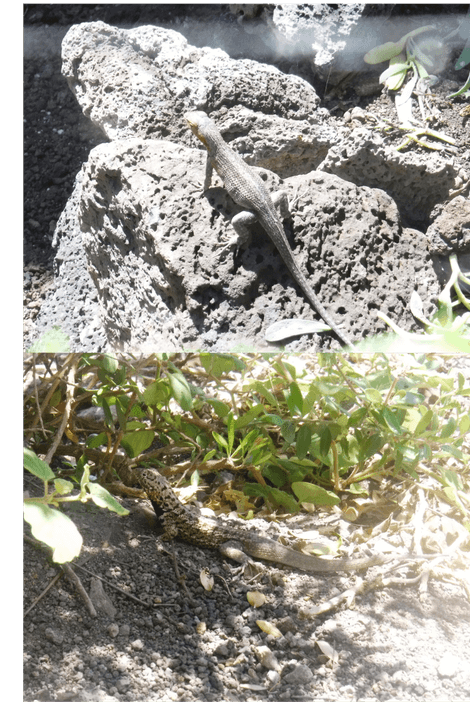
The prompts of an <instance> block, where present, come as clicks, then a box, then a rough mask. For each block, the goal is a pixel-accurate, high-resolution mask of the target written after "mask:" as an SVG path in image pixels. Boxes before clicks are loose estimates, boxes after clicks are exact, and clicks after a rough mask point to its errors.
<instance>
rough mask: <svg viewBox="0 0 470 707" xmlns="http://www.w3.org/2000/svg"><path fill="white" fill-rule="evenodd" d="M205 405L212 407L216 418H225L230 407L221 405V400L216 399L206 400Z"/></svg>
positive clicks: (224, 404)
mask: <svg viewBox="0 0 470 707" xmlns="http://www.w3.org/2000/svg"><path fill="white" fill-rule="evenodd" d="M206 403H208V404H209V405H212V407H213V409H214V412H215V414H216V415H217V416H218V417H226V416H227V415H228V413H229V412H230V406H229V405H227V404H226V403H223V402H222V401H221V400H217V398H207V399H206Z"/></svg>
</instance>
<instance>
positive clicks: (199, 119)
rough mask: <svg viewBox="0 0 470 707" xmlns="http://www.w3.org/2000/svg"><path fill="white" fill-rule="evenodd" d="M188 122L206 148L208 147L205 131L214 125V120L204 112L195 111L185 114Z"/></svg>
mask: <svg viewBox="0 0 470 707" xmlns="http://www.w3.org/2000/svg"><path fill="white" fill-rule="evenodd" d="M184 117H185V119H186V122H187V123H188V125H189V127H190V128H191V130H192V131H193V133H194V134H195V136H196V137H197V138H198V139H199V140H200V141H201V142H202V144H203V145H205V147H208V145H207V141H206V140H205V138H204V131H205V130H207V128H209V127H210V126H211V125H212V120H211V119H210V118H209V116H208V115H207V114H206V113H204V112H203V111H202V110H193V111H190V112H189V113H186V114H185V116H184Z"/></svg>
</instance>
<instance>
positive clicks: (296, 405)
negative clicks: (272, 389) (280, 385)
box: [286, 381, 303, 416]
mask: <svg viewBox="0 0 470 707" xmlns="http://www.w3.org/2000/svg"><path fill="white" fill-rule="evenodd" d="M286 402H287V405H288V406H289V412H290V414H291V415H292V416H294V415H301V414H302V408H303V398H302V393H301V392H300V388H299V386H298V384H297V383H296V382H295V381H294V382H292V383H291V384H290V386H289V394H288V395H287V397H286Z"/></svg>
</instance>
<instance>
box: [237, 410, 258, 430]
mask: <svg viewBox="0 0 470 707" xmlns="http://www.w3.org/2000/svg"><path fill="white" fill-rule="evenodd" d="M263 412H264V405H261V403H258V405H253V407H252V408H251V409H250V410H248V412H245V414H244V415H242V416H241V417H239V418H238V419H237V420H235V429H236V430H240V429H242V428H243V427H246V426H247V425H249V424H250V422H253V420H256V418H258V417H259V416H260V415H262V414H263Z"/></svg>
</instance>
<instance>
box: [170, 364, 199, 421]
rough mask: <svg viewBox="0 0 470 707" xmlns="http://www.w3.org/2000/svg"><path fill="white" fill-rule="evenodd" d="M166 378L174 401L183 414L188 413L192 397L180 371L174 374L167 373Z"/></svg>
mask: <svg viewBox="0 0 470 707" xmlns="http://www.w3.org/2000/svg"><path fill="white" fill-rule="evenodd" d="M167 376H168V380H169V381H170V386H171V390H172V392H173V395H174V397H175V400H176V401H177V403H179V405H180V406H181V408H182V409H183V410H185V412H189V410H191V408H192V406H193V396H192V393H191V388H190V385H189V383H188V381H187V380H186V378H185V377H184V375H183V374H182V373H181V372H180V371H177V372H176V373H169V372H168V373H167Z"/></svg>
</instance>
